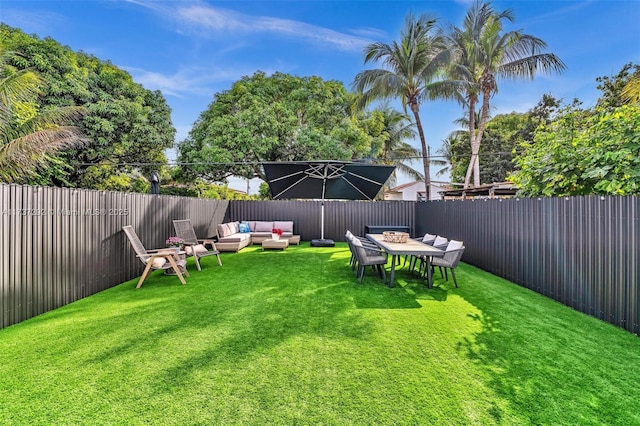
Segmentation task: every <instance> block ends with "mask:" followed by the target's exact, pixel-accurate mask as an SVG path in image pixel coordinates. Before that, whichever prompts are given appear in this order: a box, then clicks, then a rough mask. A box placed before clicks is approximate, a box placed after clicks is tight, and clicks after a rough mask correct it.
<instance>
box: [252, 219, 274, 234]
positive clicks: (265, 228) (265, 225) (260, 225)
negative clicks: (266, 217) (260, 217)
mask: <svg viewBox="0 0 640 426" xmlns="http://www.w3.org/2000/svg"><path fill="white" fill-rule="evenodd" d="M272 229H273V222H261V221H256V228H255V232H271V230H272Z"/></svg>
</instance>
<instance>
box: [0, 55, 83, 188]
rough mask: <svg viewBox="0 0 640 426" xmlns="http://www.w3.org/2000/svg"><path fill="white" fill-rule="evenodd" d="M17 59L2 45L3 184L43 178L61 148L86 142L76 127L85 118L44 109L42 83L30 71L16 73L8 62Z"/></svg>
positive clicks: (76, 111) (0, 164)
mask: <svg viewBox="0 0 640 426" xmlns="http://www.w3.org/2000/svg"><path fill="white" fill-rule="evenodd" d="M11 56H15V55H14V54H13V53H12V52H8V51H6V50H4V46H3V44H2V43H0V181H3V182H9V183H29V182H30V181H34V180H39V179H42V178H43V176H44V174H43V173H42V172H43V171H46V168H47V167H48V166H49V168H51V167H50V166H54V167H55V166H58V165H56V164H52V163H55V161H54V162H52V161H50V160H51V156H52V155H53V154H54V153H55V152H56V151H59V150H61V149H65V148H70V147H75V146H78V145H80V144H82V143H84V142H85V141H86V140H85V139H84V137H83V135H82V134H81V132H80V130H79V129H78V128H77V127H75V126H73V125H72V124H73V123H74V122H77V121H78V120H80V119H81V118H82V113H83V111H82V109H79V108H74V107H54V106H50V107H48V108H42V107H41V106H40V104H39V102H38V97H39V95H40V93H41V89H42V85H43V82H42V80H41V79H40V78H39V76H38V75H37V74H36V73H34V72H32V71H31V70H29V69H23V70H17V69H16V68H15V67H12V66H10V65H8V64H7V62H6V59H7V58H10V57H11Z"/></svg>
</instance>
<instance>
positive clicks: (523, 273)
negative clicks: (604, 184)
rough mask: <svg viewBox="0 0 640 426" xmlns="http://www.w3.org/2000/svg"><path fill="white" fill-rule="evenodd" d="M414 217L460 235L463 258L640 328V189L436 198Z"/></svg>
mask: <svg viewBox="0 0 640 426" xmlns="http://www.w3.org/2000/svg"><path fill="white" fill-rule="evenodd" d="M416 218H417V219H416V222H417V229H416V233H418V234H420V233H426V232H429V233H440V234H442V235H445V236H447V237H448V238H453V239H460V240H463V241H464V242H465V246H466V250H465V253H464V257H463V261H464V262H467V263H470V264H472V265H475V266H478V267H479V268H481V269H484V270H486V271H488V272H491V273H493V274H494V275H498V276H500V277H503V278H506V279H508V280H509V281H512V282H514V283H516V284H519V285H521V286H523V287H526V288H529V289H531V290H533V291H535V292H537V293H540V294H542V295H545V296H547V297H549V298H552V299H554V300H556V301H558V302H560V303H562V304H564V305H567V306H570V307H572V308H574V309H576V310H578V311H580V312H583V313H586V314H588V315H591V316H594V317H596V318H599V319H601V320H603V321H607V322H609V323H611V324H614V325H616V326H618V327H621V328H623V329H625V330H627V331H630V332H632V333H635V334H637V335H638V334H640V265H639V261H640V197H637V196H632V197H600V196H586V197H560V198H542V199H539V198H528V199H493V200H464V201H461V200H454V201H434V202H428V203H418V204H417V206H416Z"/></svg>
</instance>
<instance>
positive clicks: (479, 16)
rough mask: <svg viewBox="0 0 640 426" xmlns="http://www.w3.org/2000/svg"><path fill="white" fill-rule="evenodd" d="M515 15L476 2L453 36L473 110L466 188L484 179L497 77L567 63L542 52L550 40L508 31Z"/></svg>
mask: <svg viewBox="0 0 640 426" xmlns="http://www.w3.org/2000/svg"><path fill="white" fill-rule="evenodd" d="M505 20H507V21H509V22H513V21H514V14H513V12H512V11H511V10H505V11H502V12H496V11H494V9H493V7H492V6H491V4H490V3H483V2H477V3H476V4H475V5H474V6H472V7H471V8H470V9H469V10H468V11H467V14H466V16H465V19H464V21H463V26H462V28H453V29H452V31H451V33H450V34H449V36H448V37H447V40H448V42H449V43H450V44H451V49H452V52H453V54H454V60H453V64H454V65H453V66H452V67H451V73H452V75H453V76H455V77H456V78H460V79H463V80H465V81H466V82H467V85H466V86H464V87H465V88H464V93H463V96H464V98H465V99H466V101H467V108H468V112H469V136H470V143H471V159H470V161H469V166H468V168H467V173H466V176H465V188H467V187H468V186H469V184H470V181H471V175H473V178H474V186H479V185H480V162H479V158H478V153H479V151H480V143H481V141H482V134H483V132H484V128H485V125H486V123H487V120H488V115H489V100H490V98H491V97H492V96H493V95H494V94H496V93H497V92H498V84H497V79H498V78H500V77H501V78H510V79H514V80H516V79H522V78H529V79H533V77H534V76H535V74H536V73H537V72H538V71H542V72H550V71H557V72H561V71H562V70H564V69H565V68H566V66H565V65H564V63H563V62H562V61H561V60H560V59H559V58H558V57H557V56H556V55H554V54H551V53H540V52H541V50H542V49H544V48H546V47H547V44H546V43H545V42H544V41H543V40H541V39H539V38H537V37H534V36H532V35H528V34H523V33H522V32H521V31H520V30H518V31H508V32H503V22H504V21H505ZM480 95H481V96H482V107H481V111H480V123H479V124H478V126H477V131H475V130H474V129H475V128H476V124H475V114H476V112H475V107H476V104H477V102H478V100H479V96H480Z"/></svg>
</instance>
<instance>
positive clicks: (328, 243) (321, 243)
mask: <svg viewBox="0 0 640 426" xmlns="http://www.w3.org/2000/svg"><path fill="white" fill-rule="evenodd" d="M335 245H336V243H334V242H333V240H328V239H324V240H311V247H333V246H335Z"/></svg>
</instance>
